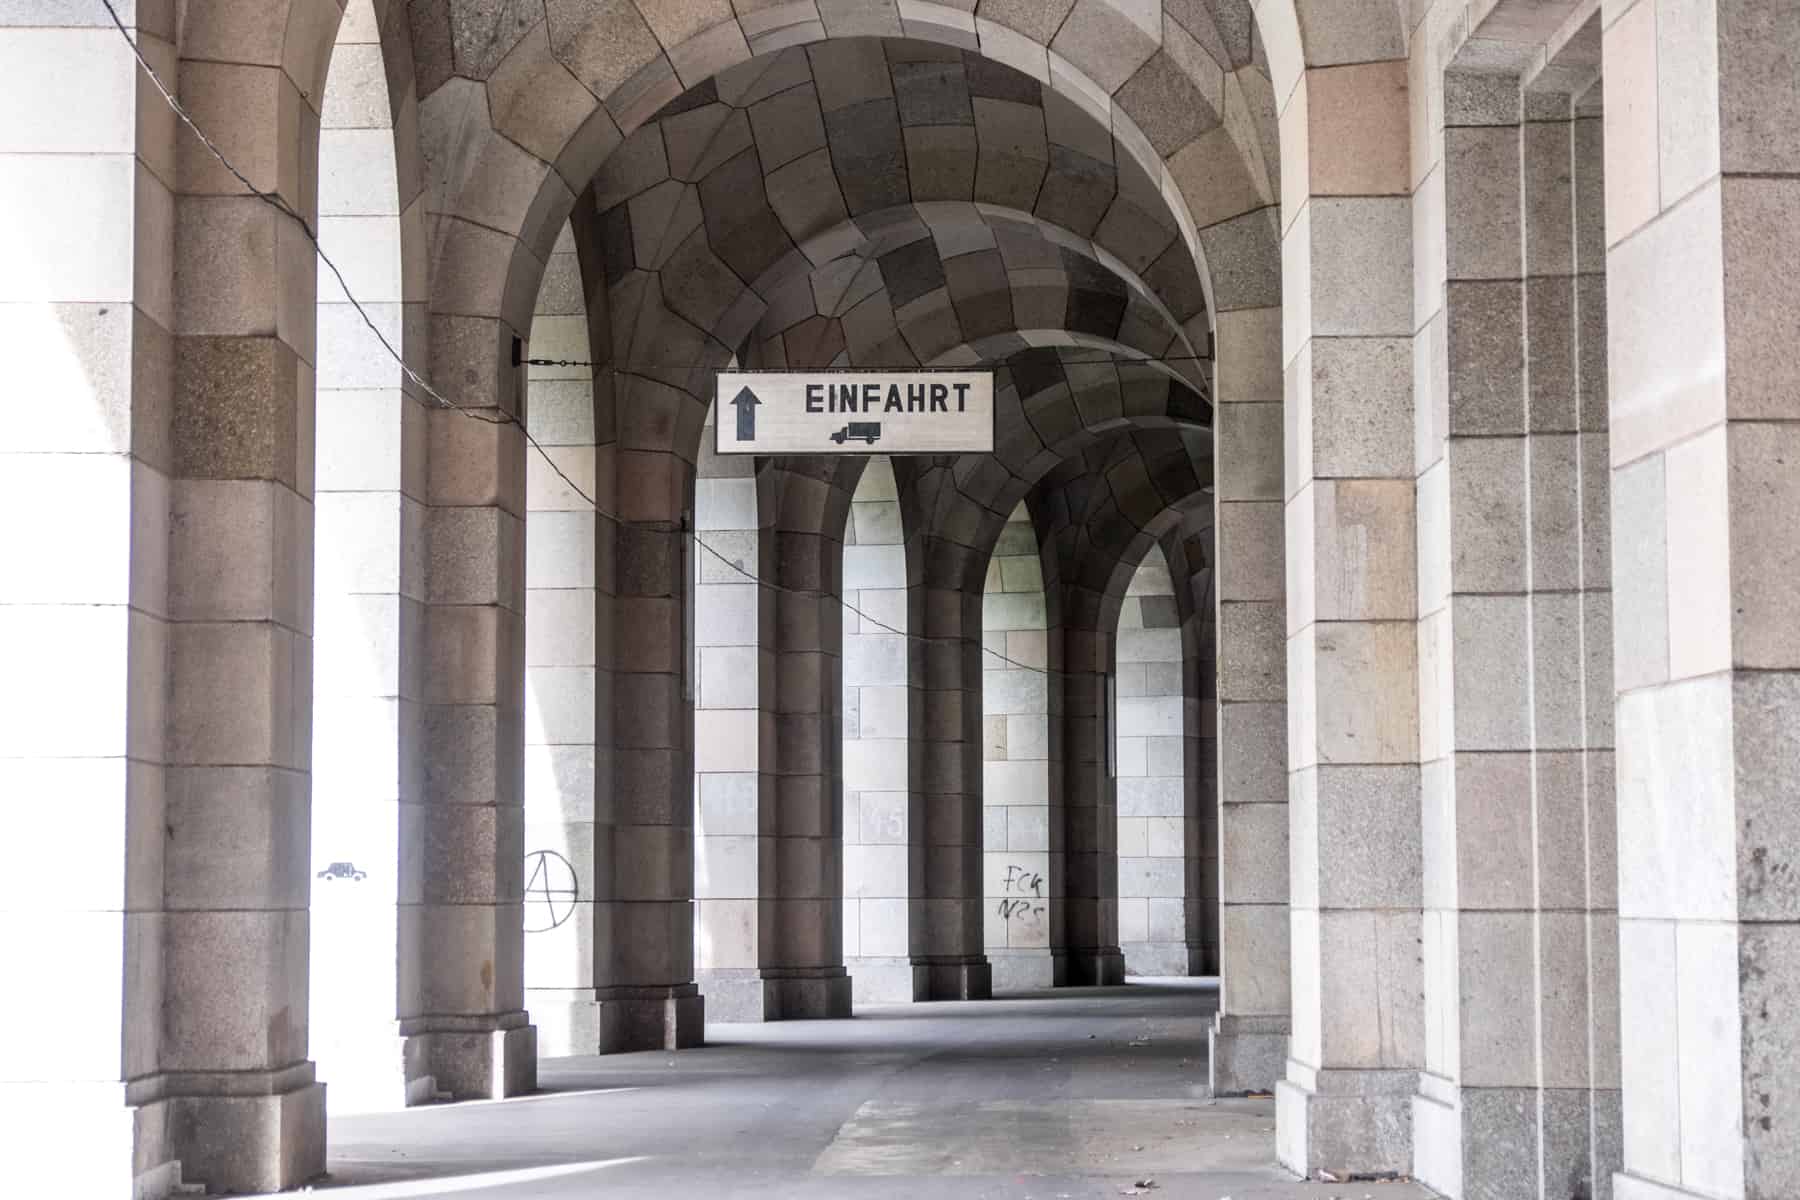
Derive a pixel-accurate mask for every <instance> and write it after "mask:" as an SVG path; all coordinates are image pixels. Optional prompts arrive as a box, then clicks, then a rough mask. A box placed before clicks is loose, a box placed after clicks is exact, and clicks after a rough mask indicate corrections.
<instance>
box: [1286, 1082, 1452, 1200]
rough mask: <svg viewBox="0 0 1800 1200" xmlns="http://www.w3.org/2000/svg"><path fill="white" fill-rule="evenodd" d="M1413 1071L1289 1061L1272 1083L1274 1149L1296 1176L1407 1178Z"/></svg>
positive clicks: (1410, 1158) (1410, 1148) (1416, 1086)
mask: <svg viewBox="0 0 1800 1200" xmlns="http://www.w3.org/2000/svg"><path fill="white" fill-rule="evenodd" d="M1418 1079H1419V1073H1418V1072H1417V1071H1352V1070H1339V1069H1331V1070H1324V1071H1315V1070H1313V1068H1311V1067H1309V1066H1307V1065H1305V1064H1304V1063H1298V1062H1295V1061H1294V1060H1293V1059H1289V1060H1288V1065H1287V1078H1286V1079H1283V1080H1281V1081H1280V1082H1278V1083H1277V1084H1276V1085H1275V1153H1276V1157H1277V1158H1278V1159H1279V1160H1280V1161H1281V1165H1282V1166H1284V1167H1286V1168H1287V1169H1288V1170H1290V1171H1292V1172H1294V1173H1295V1174H1296V1175H1305V1176H1308V1177H1310V1176H1312V1175H1314V1174H1315V1173H1316V1172H1318V1171H1320V1170H1326V1171H1330V1172H1331V1173H1332V1174H1334V1175H1336V1176H1338V1177H1339V1178H1343V1177H1345V1176H1348V1175H1386V1174H1394V1175H1404V1174H1407V1173H1409V1172H1411V1170H1412V1165H1413V1164H1412V1141H1413V1138H1412V1097H1413V1094H1414V1092H1415V1091H1416V1089H1417V1088H1418Z"/></svg>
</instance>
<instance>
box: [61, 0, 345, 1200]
mask: <svg viewBox="0 0 1800 1200" xmlns="http://www.w3.org/2000/svg"><path fill="white" fill-rule="evenodd" d="M329 17H330V19H331V21H333V22H335V19H336V13H335V12H333V13H331V14H329ZM329 27H331V26H327V28H329ZM189 45H192V42H191V41H190V43H189ZM268 45H269V46H271V47H272V48H271V49H270V50H269V51H268V52H267V53H266V54H265V55H264V56H263V60H262V61H260V62H258V61H254V60H255V58H256V57H257V56H256V55H255V54H253V53H247V55H246V57H247V58H248V59H250V60H251V61H246V60H245V58H237V57H236V56H234V59H235V61H232V62H229V63H227V62H212V61H204V62H202V61H192V62H184V63H183V64H182V65H181V68H180V72H179V74H180V81H181V88H182V92H183V94H184V95H185V96H188V97H189V98H190V99H189V105H190V110H191V111H192V115H193V117H194V120H195V121H196V122H197V123H198V124H199V125H200V126H201V127H202V128H204V129H207V130H209V131H210V132H211V134H212V136H213V137H215V138H217V139H218V140H219V141H220V142H221V143H222V144H224V145H226V146H230V147H232V149H233V150H234V151H235V152H236V154H237V157H238V158H240V159H242V160H244V162H245V163H246V165H247V166H248V167H249V173H250V177H251V181H252V183H253V184H255V185H256V186H257V187H259V188H261V189H264V190H268V191H276V192H279V193H280V194H281V195H282V196H283V198H284V199H285V200H286V201H287V202H288V204H289V205H290V206H292V207H293V208H294V209H295V210H296V211H298V212H299V213H300V214H302V215H303V216H304V218H305V219H306V220H308V221H313V220H316V210H317V197H316V194H315V193H314V191H313V188H312V182H313V167H314V164H313V163H307V165H306V166H305V167H303V168H301V169H299V170H298V171H294V172H290V171H287V170H283V169H282V168H281V167H280V166H279V165H278V164H285V163H291V162H298V161H303V160H304V159H305V156H304V155H303V154H301V152H300V150H299V147H300V146H302V145H313V144H316V141H315V140H314V139H315V138H316V136H317V130H318V122H319V116H318V112H317V110H316V108H315V107H314V106H315V105H316V104H317V96H318V95H319V93H320V91H322V89H321V88H319V86H318V81H316V80H314V79H312V78H311V77H310V75H309V73H308V72H306V71H305V70H304V69H302V68H300V66H299V63H300V62H302V61H303V60H304V51H302V50H301V45H300V44H297V45H296V47H295V49H296V55H295V56H294V57H292V58H286V56H284V55H283V53H282V49H281V48H280V46H279V43H275V42H271V43H268ZM284 58H286V62H287V63H291V64H294V66H293V73H291V72H290V68H289V67H288V66H286V65H284ZM170 65H171V67H172V66H173V64H172V63H171V64H170ZM171 75H173V72H171ZM136 86H137V87H139V88H142V86H143V85H142V84H138V85H136ZM139 94H142V93H141V92H140V93H139ZM39 102H40V103H41V102H42V101H41V100H40V101H39ZM270 102H273V103H275V104H278V105H280V106H282V108H283V111H286V112H290V113H292V114H293V117H292V119H293V121H294V122H295V125H294V126H293V127H292V130H291V131H289V130H285V129H278V128H276V126H275V123H274V122H273V121H269V122H268V123H267V124H266V125H265V126H263V127H257V126H256V125H255V124H254V123H253V122H252V121H251V120H249V119H248V118H247V117H246V116H245V113H246V112H248V111H255V112H263V111H267V110H266V109H264V108H263V107H262V106H263V105H264V104H266V103H270ZM176 145H177V171H178V175H179V178H180V181H181V184H180V186H181V192H182V195H181V196H180V198H179V199H178V200H177V201H176V204H175V214H174V215H175V239H174V252H175V260H176V263H177V267H176V273H175V291H174V315H175V325H176V328H177V330H178V336H177V337H176V339H175V344H174V378H175V388H174V398H173V406H172V417H171V425H170V429H171V438H170V450H171V468H172V469H171V476H172V479H171V485H170V493H169V529H168V536H169V542H168V547H169V558H168V577H167V578H168V589H169V590H168V609H167V613H168V617H169V621H170V624H169V626H168V644H167V647H166V653H167V659H166V661H167V664H168V668H167V669H168V675H167V681H166V684H167V690H166V693H165V695H166V704H167V709H166V714H165V717H166V719H165V724H164V741H163V751H164V754H165V756H166V761H167V763H168V775H167V779H166V790H165V793H164V808H163V812H162V814H161V821H160V827H161V829H162V832H163V837H162V838H161V849H160V851H159V853H160V855H161V857H162V862H163V877H162V905H163V908H164V909H165V910H166V911H165V915H164V917H163V922H162V930H161V964H160V975H161V980H162V990H163V996H162V1011H161V1015H160V1023H161V1044H160V1049H159V1053H158V1056H157V1064H156V1065H157V1066H158V1067H159V1068H160V1069H161V1071H162V1075H161V1078H160V1079H159V1080H157V1081H156V1082H155V1083H152V1084H150V1085H149V1086H148V1087H144V1086H141V1085H140V1088H139V1090H140V1091H141V1092H149V1093H152V1094H156V1093H160V1095H162V1096H166V1097H168V1098H169V1100H170V1104H169V1107H168V1109H167V1110H166V1111H167V1118H166V1119H167V1121H168V1126H167V1128H168V1132H169V1136H170V1139H171V1142H172V1146H171V1150H172V1156H173V1157H175V1158H178V1159H180V1161H181V1169H182V1173H183V1176H184V1178H185V1179H187V1180H189V1181H200V1182H204V1183H205V1184H207V1185H208V1187H209V1188H211V1189H213V1190H217V1191H236V1190H244V1191H254V1190H261V1189H265V1188H277V1187H291V1186H293V1185H295V1184H298V1183H300V1182H302V1181H303V1180H306V1179H308V1178H310V1177H312V1176H314V1175H317V1174H318V1173H320V1172H321V1171H323V1169H324V1136H325V1134H324V1106H325V1096H324V1089H323V1087H322V1086H320V1085H319V1084H317V1083H315V1082H314V1069H313V1065H312V1063H311V1062H309V1061H308V1060H307V1034H308V1029H307V1018H306V1013H307V1009H306V995H307V948H308V920H307V916H308V914H307V905H308V899H309V884H310V882H311V871H310V870H309V869H308V867H309V862H308V859H309V856H308V853H307V833H308V828H309V825H310V816H311V813H310V809H311V780H310V776H309V767H310V758H311V739H312V727H311V718H312V555H311V538H312V528H313V514H312V483H313V456H312V446H313V416H314V410H313V365H312V364H313V361H314V358H313V351H314V343H315V337H314V333H315V319H316V309H315V299H316V296H315V284H316V275H315V271H314V266H313V261H312V254H311V250H310V248H309V246H308V243H307V241H306V238H305V235H304V233H302V231H301V230H300V229H299V228H298V227H297V226H296V225H295V223H294V222H293V220H292V219H291V218H288V217H285V216H281V215H279V214H277V213H276V212H275V211H274V210H273V209H272V208H271V207H270V206H269V205H267V204H265V203H264V202H262V201H261V200H259V199H257V198H255V197H252V196H250V195H247V194H245V191H244V188H243V185H242V184H240V183H239V182H237V180H236V179H235V178H233V177H232V176H231V175H230V174H229V173H228V172H226V171H225V169H224V168H223V167H222V166H221V165H219V164H218V163H217V162H216V161H214V160H213V159H212V158H211V157H210V156H209V155H207V154H206V152H205V151H204V150H203V149H201V148H200V147H199V146H198V144H197V143H196V142H195V141H194V139H192V138H188V137H186V136H185V135H180V136H179V140H178V141H177V143H176ZM262 164H266V166H264V165H262ZM142 202H143V201H142V200H141V199H140V200H139V203H142ZM120 203H121V204H125V205H128V206H129V204H130V202H129V201H126V200H124V199H123V198H121V200H120ZM221 246H230V247H232V248H233V251H232V252H231V253H229V254H224V253H220V252H219V247H221ZM155 828H156V827H155V826H152V831H154V829H155Z"/></svg>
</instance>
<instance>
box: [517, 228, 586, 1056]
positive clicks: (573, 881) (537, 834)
mask: <svg viewBox="0 0 1800 1200" xmlns="http://www.w3.org/2000/svg"><path fill="white" fill-rule="evenodd" d="M580 257H581V256H580V254H578V253H577V251H576V247H575V238H574V235H573V230H572V228H571V227H569V226H564V229H563V233H562V235H561V236H560V237H559V239H558V240H557V243H556V247H555V249H554V250H553V251H552V253H551V255H550V261H549V262H548V263H547V264H546V265H545V269H544V281H543V283H542V285H540V287H539V289H538V297H537V306H536V311H535V312H534V313H533V315H532V321H531V337H530V338H529V340H528V343H527V344H528V346H529V348H530V356H531V357H532V358H542V359H551V360H556V361H575V362H581V361H584V360H586V359H587V358H588V357H589V351H588V347H589V338H588V315H587V304H586V299H585V296H584V290H585V289H584V287H583V281H582V273H581V264H580ZM527 378H528V384H527V395H526V408H527V413H526V425H527V428H529V429H530V430H531V434H532V436H533V437H534V438H535V439H537V442H538V445H540V446H542V447H543V451H542V452H541V453H540V452H539V451H538V450H536V449H532V450H530V451H529V452H528V453H527V455H526V458H525V504H526V521H525V531H526V537H525V742H524V755H525V800H524V806H525V834H524V842H523V846H524V850H525V866H524V881H525V882H524V913H525V917H524V922H525V924H524V928H525V952H524V953H525V1001H526V1007H527V1008H528V1009H529V1010H530V1012H531V1014H532V1019H533V1021H534V1023H535V1024H536V1025H537V1027H538V1049H539V1052H540V1053H542V1054H544V1055H545V1056H552V1057H553V1056H561V1055H568V1054H591V1053H593V1051H594V1047H595V1046H596V1045H598V1044H599V1037H600V1028H599V1009H598V1008H597V1007H596V1005H595V1003H594V996H593V954H594V897H595V895H596V884H597V880H596V878H595V861H594V788H595V772H596V769H597V767H598V758H597V755H596V753H595V742H594V738H595V735H596V732H597V722H596V711H595V706H596V703H597V696H598V691H597V689H598V686H599V646H598V643H597V641H596V632H597V629H598V610H597V607H596V601H597V598H598V595H599V593H598V591H597V590H596V587H595V557H596V552H597V549H598V546H599V541H598V536H599V528H598V522H599V520H600V518H599V517H597V516H596V514H595V513H594V510H593V506H592V505H591V504H589V503H588V501H587V500H586V499H584V498H583V497H582V495H580V494H578V493H577V492H576V490H575V488H574V487H571V486H570V484H569V483H568V481H566V480H564V479H563V478H562V475H559V474H558V473H557V472H558V471H559V470H560V471H561V472H562V473H563V474H566V475H568V476H569V478H570V479H572V480H574V481H575V484H576V485H577V486H579V488H580V489H581V491H582V492H585V493H587V495H589V496H592V495H593V494H594V488H595V486H596V471H595V465H596V455H597V452H596V446H595V436H594V435H595V430H594V377H593V371H592V369H591V368H588V367H566V366H565V367H548V366H534V367H531V368H529V370H528V375H527ZM546 455H547V456H548V459H546ZM552 464H554V468H553V466H552Z"/></svg>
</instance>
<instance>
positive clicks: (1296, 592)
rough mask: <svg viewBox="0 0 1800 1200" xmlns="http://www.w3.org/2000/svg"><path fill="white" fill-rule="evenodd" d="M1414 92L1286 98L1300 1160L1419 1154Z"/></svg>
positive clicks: (1308, 78) (1295, 1085)
mask: <svg viewBox="0 0 1800 1200" xmlns="http://www.w3.org/2000/svg"><path fill="white" fill-rule="evenodd" d="M1406 97H1407V88H1406V67H1405V64H1404V63H1393V62H1378V63H1369V64H1362V65H1355V66H1343V67H1331V68H1326V69H1321V70H1312V71H1309V72H1307V73H1306V75H1305V78H1304V80H1303V81H1301V82H1300V83H1299V84H1298V85H1297V86H1296V89H1295V90H1294V91H1293V93H1292V94H1290V95H1289V96H1286V97H1282V98H1281V99H1280V100H1278V105H1279V106H1280V108H1281V118H1280V119H1281V121H1282V122H1283V124H1284V126H1286V127H1287V128H1284V130H1283V135H1282V145H1283V147H1284V148H1286V147H1290V146H1295V147H1297V146H1307V147H1309V157H1307V158H1305V159H1303V161H1301V162H1300V163H1298V164H1295V169H1293V170H1289V169H1286V167H1285V166H1284V170H1283V172H1282V174H1283V179H1284V183H1285V184H1287V187H1286V188H1285V189H1284V190H1285V191H1287V192H1288V194H1287V195H1286V196H1285V197H1284V203H1283V205H1282V220H1283V222H1284V230H1283V235H1282V260H1283V269H1284V274H1285V287H1284V295H1283V304H1282V318H1283V325H1284V335H1283V345H1284V354H1285V356H1286V359H1287V367H1286V406H1285V423H1286V430H1287V436H1286V443H1287V449H1288V460H1287V465H1286V471H1285V477H1286V487H1285V490H1286V493H1287V510H1286V517H1287V530H1286V539H1287V562H1288V575H1287V636H1288V642H1287V646H1288V681H1289V683H1288V687H1289V701H1290V703H1289V708H1288V760H1289V777H1288V785H1289V786H1288V830H1289V839H1288V853H1289V860H1290V864H1291V871H1292V895H1291V906H1292V907H1291V911H1290V954H1291V962H1292V968H1291V969H1292V972H1293V976H1292V988H1293V992H1292V994H1293V1022H1294V1024H1293V1033H1292V1036H1291V1040H1290V1046H1289V1052H1288V1062H1287V1071H1286V1078H1285V1079H1283V1080H1282V1081H1281V1082H1280V1083H1279V1084H1278V1086H1277V1089H1276V1096H1277V1139H1276V1140H1277V1147H1278V1152H1279V1156H1280V1159H1281V1162H1282V1163H1283V1164H1284V1165H1286V1166H1287V1167H1288V1168H1290V1169H1291V1170H1295V1171H1300V1172H1311V1171H1315V1170H1318V1169H1321V1168H1327V1169H1330V1170H1332V1171H1333V1172H1336V1173H1340V1174H1341V1173H1343V1172H1380V1171H1405V1170H1408V1169H1409V1168H1410V1166H1411V1162H1412V1146H1411V1126H1412V1122H1411V1113H1410V1107H1411V1105H1410V1097H1411V1096H1412V1093H1413V1091H1414V1089H1415V1087H1416V1086H1417V1077H1418V1068H1419V1065H1420V1061H1421V1058H1422V1054H1423V1045H1422V1042H1423V1033H1424V1029H1423V1021H1422V1013H1421V1008H1420V1005H1421V997H1420V966H1419V899H1420V867H1419V768H1418V753H1419V737H1418V717H1419V713H1418V695H1417V663H1418V648H1417V647H1418V631H1417V629H1416V623H1415V620H1414V615H1415V612H1416V605H1415V584H1416V573H1415V568H1414V564H1415V561H1416V546H1415V540H1414V515H1413V437H1412V435H1413V429H1412V387H1411V381H1410V371H1411V367H1412V360H1413V354H1412V334H1413V321H1412V253H1411V241H1412V215H1411V208H1412V206H1411V203H1410V202H1409V200H1408V188H1409V179H1408V171H1407V152H1406V140H1405V132H1404V131H1405V130H1406V129H1407V104H1406ZM1325 129H1329V130H1330V131H1331V132H1330V134H1329V136H1326V135H1325V134H1324V132H1323V131H1324V130H1325ZM1221 620H1223V618H1221ZM1225 632H1226V633H1227V634H1228V633H1229V631H1225ZM1226 653H1227V655H1229V654H1230V653H1231V652H1230V651H1229V650H1227V651H1226ZM1233 669H1234V670H1235V669H1236V668H1235V666H1234V667H1233ZM1227 870H1228V873H1229V868H1228V869H1227Z"/></svg>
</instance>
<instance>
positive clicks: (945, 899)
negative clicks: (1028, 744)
mask: <svg viewBox="0 0 1800 1200" xmlns="http://www.w3.org/2000/svg"><path fill="white" fill-rule="evenodd" d="M905 507H906V505H905V501H904V499H903V501H902V508H903V510H904V508H905ZM916 536H917V541H916V542H915V541H914V537H915V535H914V534H912V533H911V532H910V531H909V537H908V543H909V544H908V551H909V553H908V559H909V565H908V568H907V578H908V584H907V615H906V622H907V623H906V627H907V629H908V630H915V629H916V630H918V636H917V637H916V638H912V639H910V640H909V641H908V644H907V673H908V678H909V679H910V680H911V681H912V686H911V687H910V688H909V690H908V694H907V698H906V699H907V730H908V743H909V747H910V749H911V752H912V754H914V755H916V756H917V759H916V763H915V765H914V769H913V770H912V772H911V784H910V787H911V791H910V793H909V794H910V797H911V798H910V801H909V807H908V813H907V829H908V834H907V836H908V837H909V838H910V839H912V840H911V842H910V846H911V852H912V854H913V855H914V856H915V857H914V861H913V863H912V864H911V865H909V867H908V871H909V877H910V878H912V879H916V880H919V881H920V884H921V886H920V887H919V888H918V890H917V891H916V892H914V893H913V899H912V900H911V902H910V904H909V907H910V909H911V912H912V916H911V934H910V940H911V955H912V960H913V964H914V966H915V967H923V968H924V969H925V971H926V995H927V997H929V998H930V999H933V1000H975V999H986V998H987V997H988V996H989V995H990V994H991V992H992V990H993V983H992V972H991V970H990V968H989V965H988V961H987V959H986V958H985V957H984V956H983V954H982V923H981V905H982V871H981V820H982V812H981V775H980V771H981V759H980V746H981V690H980V688H981V657H982V655H981V640H980V630H981V595H980V593H979V592H976V591H973V590H971V589H970V588H969V587H968V583H969V580H968V578H967V575H968V571H967V559H968V556H969V554H970V553H971V551H970V550H969V549H968V547H967V546H965V545H963V544H961V543H958V542H954V541H949V540H948V539H944V538H942V537H938V536H932V535H929V534H918V535H916ZM915 562H916V563H917V564H918V566H917V567H916V568H915V567H914V566H912V565H911V564H912V563H915ZM915 570H917V571H918V573H919V574H918V576H916V577H915V575H914V571H915ZM915 578H916V579H917V581H916V582H915Z"/></svg>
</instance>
